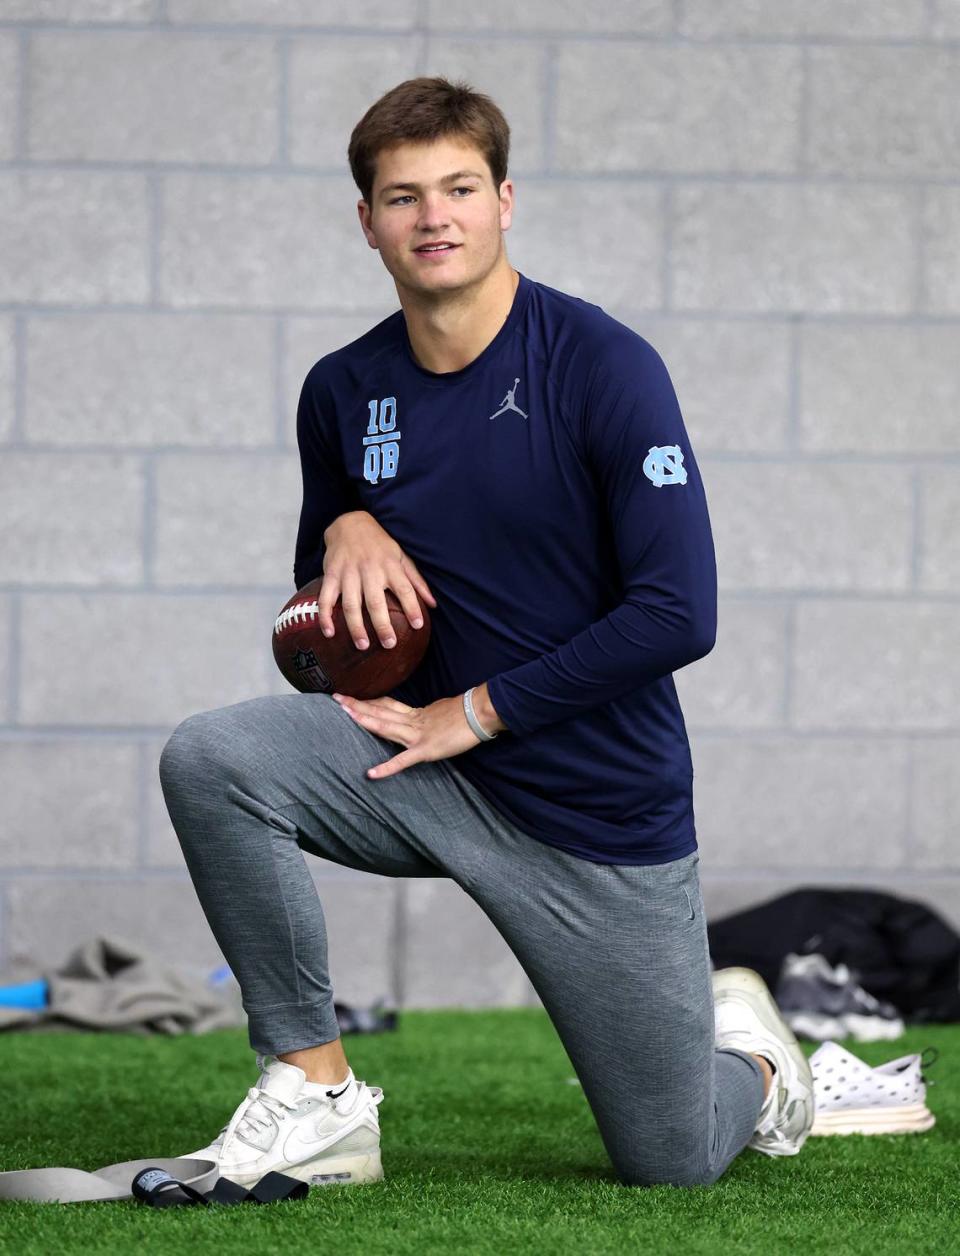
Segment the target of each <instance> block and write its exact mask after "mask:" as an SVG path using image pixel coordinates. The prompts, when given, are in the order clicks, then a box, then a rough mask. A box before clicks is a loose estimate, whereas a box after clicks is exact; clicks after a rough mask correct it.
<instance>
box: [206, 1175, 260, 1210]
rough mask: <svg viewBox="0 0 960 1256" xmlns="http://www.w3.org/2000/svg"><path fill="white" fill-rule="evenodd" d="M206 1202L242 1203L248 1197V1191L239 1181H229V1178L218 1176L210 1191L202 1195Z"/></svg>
mask: <svg viewBox="0 0 960 1256" xmlns="http://www.w3.org/2000/svg"><path fill="white" fill-rule="evenodd" d="M204 1198H205V1199H206V1201H207V1203H208V1204H244V1203H246V1202H247V1200H248V1199H249V1198H250V1192H249V1191H248V1190H247V1189H246V1187H245V1186H241V1185H240V1183H239V1182H231V1181H230V1179H229V1178H225V1177H222V1178H218V1179H217V1184H216V1186H215V1187H214V1188H213V1190H212V1191H207V1193H206V1195H205V1196H204Z"/></svg>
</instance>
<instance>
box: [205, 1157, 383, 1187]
mask: <svg viewBox="0 0 960 1256" xmlns="http://www.w3.org/2000/svg"><path fill="white" fill-rule="evenodd" d="M268 1172H270V1170H269V1169H259V1170H257V1172H256V1173H230V1172H229V1171H228V1172H227V1173H224V1174H223V1175H222V1176H224V1177H228V1178H229V1179H230V1181H231V1182H236V1183H237V1185H238V1186H254V1185H256V1183H257V1182H259V1181H260V1179H261V1178H262V1177H263V1176H264V1175H265V1174H266V1173H268ZM273 1172H276V1173H282V1174H283V1175H284V1176H285V1177H291V1178H296V1180H297V1181H298V1182H306V1184H307V1185H308V1186H364V1185H366V1184H367V1183H369V1182H381V1181H382V1180H383V1165H382V1164H381V1161H380V1152H379V1150H377V1151H370V1152H366V1153H365V1154H364V1155H360V1156H317V1157H316V1158H315V1159H313V1160H304V1161H302V1162H301V1163H300V1164H286V1165H275V1166H274V1169H273Z"/></svg>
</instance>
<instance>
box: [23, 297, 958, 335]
mask: <svg viewBox="0 0 960 1256" xmlns="http://www.w3.org/2000/svg"><path fill="white" fill-rule="evenodd" d="M610 308H611V309H612V310H614V312H615V314H616V317H618V318H621V319H669V320H670V321H671V322H690V323H721V324H723V323H729V324H744V325H749V324H751V323H764V324H767V325H769V324H771V323H773V322H775V321H782V322H787V321H788V320H790V319H791V318H795V317H796V316H797V314H798V313H801V314H802V316H803V321H804V323H806V324H817V325H819V326H837V327H846V326H850V327H859V326H863V327H903V326H908V327H914V326H916V327H958V328H960V313H957V314H926V313H925V314H917V313H914V312H911V311H901V312H898V313H890V314H883V313H871V312H866V311H864V312H862V313H856V312H852V311H851V312H846V313H830V312H827V311H817V310H803V311H797V310H784V309H774V310H760V311H754V310H691V309H673V310H662V309H660V308H658V307H655V306H650V307H643V306H630V307H627V306H613V305H611V307H610ZM398 309H399V306H398V304H397V302H396V301H395V300H392V299H388V300H385V301H382V302H380V303H379V304H371V305H366V306H357V307H355V308H344V307H342V306H336V305H299V306H297V305H291V306H285V305H243V304H242V303H239V302H238V303H236V304H234V305H215V304H210V305H184V306H179V307H177V306H172V305H169V304H168V305H164V306H162V307H161V308H160V309H159V310H154V309H151V308H150V307H149V306H147V305H145V304H144V303H142V302H133V301H125V302H121V301H117V302H112V303H110V304H108V305H83V304H81V303H80V302H72V303H71V302H50V303H47V304H38V303H35V302H28V301H0V314H25V315H28V316H29V317H30V318H44V317H51V318H55V317H58V316H60V315H64V314H82V315H84V316H85V317H88V318H89V317H92V316H97V317H99V316H100V315H116V316H118V317H119V316H121V315H124V314H156V315H158V316H160V315H164V316H169V315H175V316H176V317H177V318H192V317H202V318H218V317H230V316H234V315H238V314H242V315H245V316H249V317H253V316H257V317H260V318H263V319H270V318H277V317H280V316H282V317H285V318H336V317H340V318H371V319H378V320H379V319H383V318H386V317H387V315H388V314H391V313H394V312H395V311H396V310H398Z"/></svg>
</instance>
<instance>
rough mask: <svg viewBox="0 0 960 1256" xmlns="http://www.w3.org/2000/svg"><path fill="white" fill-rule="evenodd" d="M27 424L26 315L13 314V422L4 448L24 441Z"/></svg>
mask: <svg viewBox="0 0 960 1256" xmlns="http://www.w3.org/2000/svg"><path fill="white" fill-rule="evenodd" d="M26 426H27V315H26V314H24V313H19V314H14V316H13V422H12V424H11V427H10V435H9V437H8V438H7V440H6V441H4V447H5V448H8V449H9V448H11V447H16V446H17V445H19V444H21V443H22V442H25V441H26V439H27V435H26Z"/></svg>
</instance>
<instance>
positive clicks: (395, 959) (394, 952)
mask: <svg viewBox="0 0 960 1256" xmlns="http://www.w3.org/2000/svg"><path fill="white" fill-rule="evenodd" d="M408 896H409V883H408V881H407V879H406V877H398V878H397V881H396V883H395V890H394V897H393V924H392V928H391V934H390V956H389V969H390V985H391V997H392V999H393V1006H394V1007H395V1008H397V1009H401V1008H403V1007H404V1006H405V1003H406V997H407V973H406V965H407V937H408V931H407V900H408Z"/></svg>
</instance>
